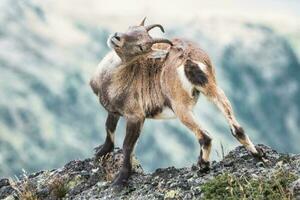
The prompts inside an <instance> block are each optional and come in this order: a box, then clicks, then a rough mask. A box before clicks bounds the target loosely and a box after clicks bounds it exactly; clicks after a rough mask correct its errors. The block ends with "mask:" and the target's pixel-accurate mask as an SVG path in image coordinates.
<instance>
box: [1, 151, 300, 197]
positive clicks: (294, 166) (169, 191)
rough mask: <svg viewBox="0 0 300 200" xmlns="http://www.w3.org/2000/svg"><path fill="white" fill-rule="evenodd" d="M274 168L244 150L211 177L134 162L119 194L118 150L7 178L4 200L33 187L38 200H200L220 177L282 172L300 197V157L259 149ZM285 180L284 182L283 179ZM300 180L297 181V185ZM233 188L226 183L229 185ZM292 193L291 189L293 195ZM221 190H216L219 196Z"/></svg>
mask: <svg viewBox="0 0 300 200" xmlns="http://www.w3.org/2000/svg"><path fill="white" fill-rule="evenodd" d="M259 147H260V149H262V150H263V151H264V153H265V154H266V156H267V159H268V160H270V163H271V164H270V165H268V166H265V165H264V163H262V162H260V161H258V160H256V159H255V158H253V157H252V156H251V155H249V153H248V152H247V150H246V149H245V148H243V147H237V148H236V149H234V150H233V151H231V152H229V154H228V155H226V156H225V158H224V159H223V160H222V161H220V162H212V165H211V169H210V171H209V172H207V173H201V172H200V171H199V167H198V166H196V165H193V166H191V167H187V168H180V169H177V168H175V167H168V168H164V169H157V170H156V171H155V172H153V173H145V172H143V170H142V168H141V165H140V164H139V162H138V161H137V160H136V159H135V158H134V159H133V171H134V173H133V175H132V176H131V178H130V181H129V185H128V187H126V188H124V189H123V190H121V191H119V192H116V191H114V190H113V189H112V187H110V185H111V181H112V180H113V179H114V177H115V176H116V174H117V172H118V169H119V168H120V166H121V163H122V160H123V155H122V150H121V149H115V151H114V152H112V153H110V154H108V155H107V156H105V157H103V158H101V159H99V160H95V158H89V159H85V160H73V161H70V162H69V163H67V164H66V165H65V166H64V167H62V168H59V169H55V170H49V171H42V172H37V173H34V174H32V175H29V176H27V177H24V178H23V179H21V180H20V181H17V182H16V183H15V184H14V187H16V188H17V190H16V188H14V187H12V186H11V185H10V182H9V180H8V179H0V199H5V198H6V199H15V197H18V198H19V199H20V196H21V195H22V192H24V191H26V189H27V190H28V188H30V192H32V193H33V194H34V195H36V196H37V197H38V198H39V199H45V200H52V199H61V198H64V199H75V200H76V199H78V200H79V199H108V200H110V199H134V200H138V199H200V198H203V197H204V196H205V195H207V193H205V192H207V190H205V188H203V186H204V185H206V184H208V183H211V182H212V181H214V180H216V177H218V176H222V175H224V174H229V175H230V176H229V177H249V178H251V180H264V179H266V177H271V176H272V175H273V174H275V173H277V171H278V170H282V171H283V172H284V173H283V176H284V177H283V178H285V176H286V174H285V173H286V172H289V173H288V175H289V174H292V175H291V177H289V176H286V177H287V180H288V181H290V180H293V182H291V184H290V194H287V195H292V194H293V195H294V198H295V199H299V198H300V189H299V188H300V179H299V177H300V171H299V164H300V156H299V155H287V154H280V153H277V152H276V151H275V150H273V149H271V148H269V147H267V146H264V145H259ZM284 180H285V179H284ZM294 180H296V181H294ZM227 184H228V183H226V185H227ZM288 189H289V188H287V190H288ZM216 191H217V190H212V192H213V193H214V192H216ZM18 198H17V199H18Z"/></svg>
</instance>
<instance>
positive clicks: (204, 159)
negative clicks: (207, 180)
mask: <svg viewBox="0 0 300 200" xmlns="http://www.w3.org/2000/svg"><path fill="white" fill-rule="evenodd" d="M173 107H174V111H175V113H176V115H177V117H178V118H179V119H180V121H181V122H182V123H183V124H184V125H185V126H186V127H187V128H189V129H190V130H191V131H193V132H194V134H195V135H196V137H197V139H198V141H199V144H200V146H201V150H200V156H199V159H198V165H199V166H200V170H201V171H203V172H205V171H208V170H209V165H210V164H209V156H210V152H211V140H212V139H211V138H210V136H209V134H208V132H207V131H205V130H204V129H202V128H201V127H200V125H199V124H198V123H197V122H196V119H195V116H194V114H193V112H192V111H191V110H189V108H187V107H186V106H182V105H174V106H173Z"/></svg>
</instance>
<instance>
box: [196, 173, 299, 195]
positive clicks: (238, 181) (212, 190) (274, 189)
mask: <svg viewBox="0 0 300 200" xmlns="http://www.w3.org/2000/svg"><path fill="white" fill-rule="evenodd" d="M296 179H297V177H296V175H294V174H293V173H291V172H289V171H286V170H283V169H279V170H277V171H275V172H274V173H272V174H271V175H269V176H263V177H260V178H254V177H250V176H239V177H237V176H235V175H232V174H228V173H225V174H222V175H219V176H217V177H215V178H214V179H212V180H210V181H209V182H207V183H205V184H203V185H202V187H201V189H202V192H203V194H204V199H214V200H218V199H228V200H240V199H247V200H248V199H255V200H256V199H258V200H259V199H261V200H265V199H272V200H277V199H278V200H279V199H280V200H281V199H285V200H288V199H292V194H291V192H290V191H289V190H288V186H289V184H290V183H292V182H293V181H294V180H296Z"/></svg>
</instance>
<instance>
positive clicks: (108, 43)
mask: <svg viewBox="0 0 300 200" xmlns="http://www.w3.org/2000/svg"><path fill="white" fill-rule="evenodd" d="M112 37H113V34H111V35H110V36H109V37H108V39H107V41H106V44H107V46H108V47H109V48H110V49H112V50H113V49H115V47H116V45H115V44H114V43H113V42H112Z"/></svg>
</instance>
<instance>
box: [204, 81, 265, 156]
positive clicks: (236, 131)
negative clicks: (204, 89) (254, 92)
mask: <svg viewBox="0 0 300 200" xmlns="http://www.w3.org/2000/svg"><path fill="white" fill-rule="evenodd" d="M214 91H215V92H213V93H210V95H208V97H209V99H210V100H211V101H212V102H214V103H215V104H216V105H217V107H218V108H219V110H221V111H222V113H223V114H224V116H225V117H226V119H227V121H228V123H229V125H230V130H231V133H232V135H233V136H234V137H235V138H236V139H237V140H238V141H239V142H240V143H241V144H242V145H243V146H244V147H245V148H246V149H247V150H248V151H250V152H251V154H252V155H253V156H255V157H257V158H259V159H262V160H264V158H263V156H264V155H263V152H262V151H261V150H260V149H259V148H256V147H255V146H254V144H253V143H252V141H251V140H250V138H249V136H248V135H247V134H246V133H245V132H244V129H243V128H242V127H241V126H240V125H239V123H238V122H237V120H236V118H235V116H234V113H233V109H232V107H231V104H230V102H229V100H228V99H227V97H226V95H225V93H224V92H223V90H222V89H221V88H219V87H218V86H216V87H215V90H214Z"/></svg>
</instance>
